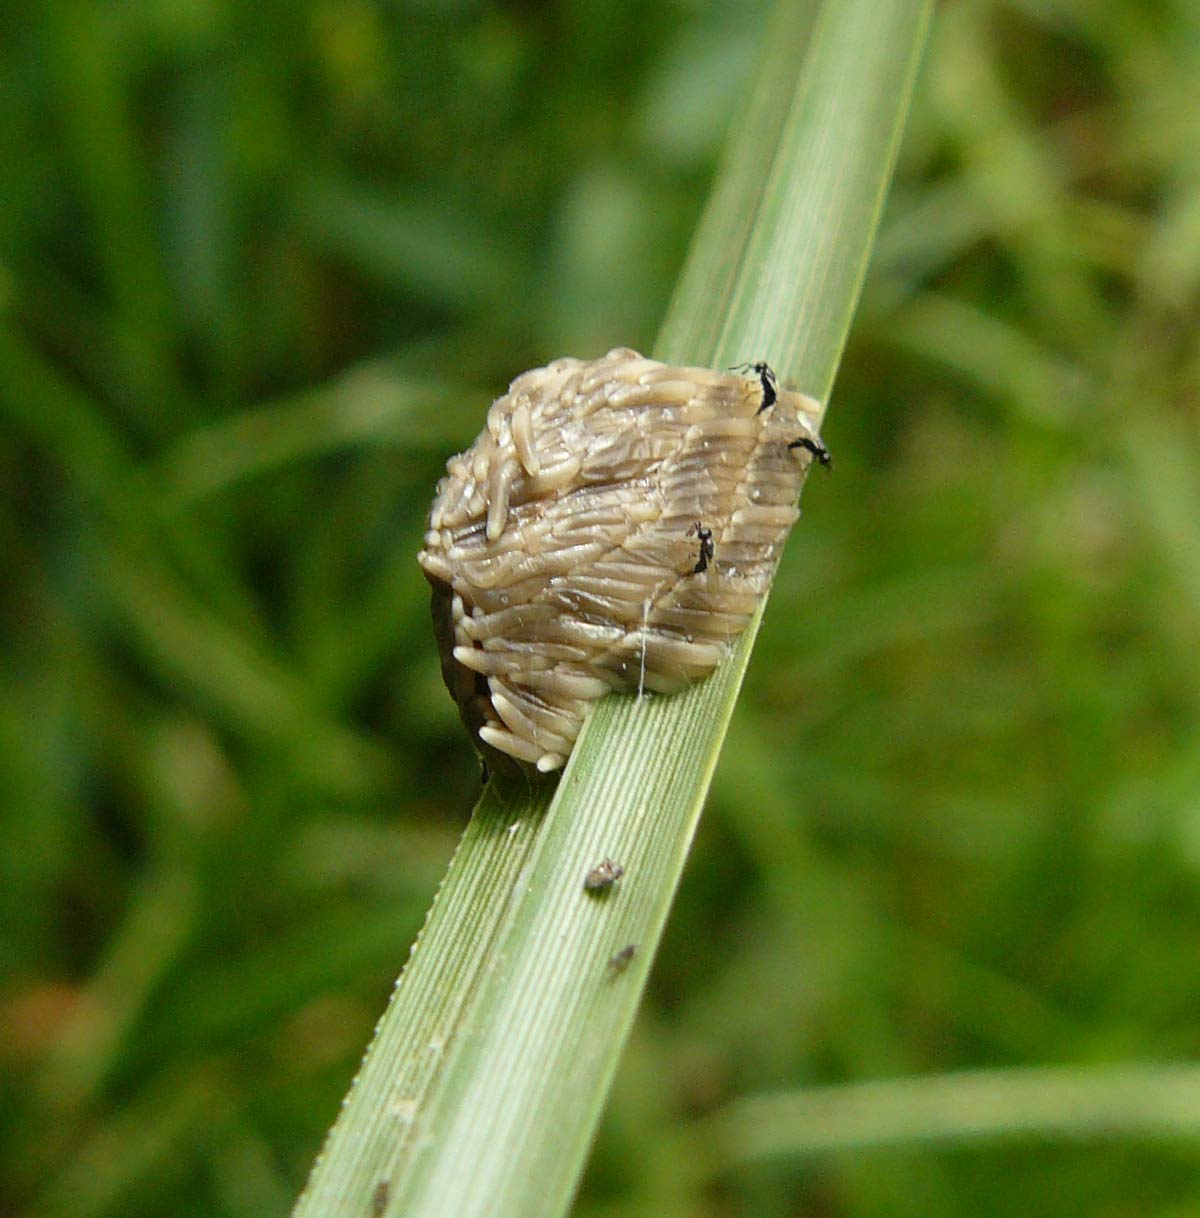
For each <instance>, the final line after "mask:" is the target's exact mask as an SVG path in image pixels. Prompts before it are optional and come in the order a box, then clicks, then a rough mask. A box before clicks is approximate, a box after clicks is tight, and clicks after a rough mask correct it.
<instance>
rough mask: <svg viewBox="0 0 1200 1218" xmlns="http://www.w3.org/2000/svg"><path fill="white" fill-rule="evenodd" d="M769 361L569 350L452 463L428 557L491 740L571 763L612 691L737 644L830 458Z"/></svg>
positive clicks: (665, 686) (441, 626)
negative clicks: (577, 354) (676, 363)
mask: <svg viewBox="0 0 1200 1218" xmlns="http://www.w3.org/2000/svg"><path fill="white" fill-rule="evenodd" d="M752 371H753V372H754V373H756V374H757V375H755V376H754V377H744V376H739V375H735V374H733V373H729V372H717V371H713V370H710V369H707V368H687V367H673V366H671V365H668V364H662V363H658V362H657V361H655V360H651V359H647V358H645V357H644V356H641V355H639V354H638V353H637V352H636V351H631V350H629V349H628V348H618V349H617V350H614V351H610V352H609V353H608V354H607V355H605V356H604V357H603V358H601V359H596V360H577V359H559V360H555V361H554V362H553V363H551V364H548V365H547V366H546V367H544V368H535V369H533V370H532V371H530V372H525V373H523V374H522V375H521V376H519V377H517V379H516V380H514V381H513V383H512V384H511V385H510V386H509V390H508V392H507V393H506V394H505V395H504V396H503V397H501V398H499V399H498V400H497V401H496V402H494V403H493V405H492V407H491V409H490V410H489V411H488V416H487V424H486V426H485V427H484V430H483V431H482V432H481V433H480V435H479V437H478V438H477V439H476V441H475V443H474V444H472V445H471V447H470V448H469V449H467V450H466V452H464V453H461V454H459V455H458V456H456V457H453V458H451V460H450V461H449V462H448V463H447V466H446V470H447V472H446V476H445V477H444V478H443V479H442V481H441V482H440V483H439V484H438V490H437V497H436V498H435V500H434V503H433V508H432V510H431V512H430V516H429V528H428V531H427V532H426V534H425V545H424V548H423V549H422V551H421V553H420V555H419V561H420V564H421V567H422V569H423V570H424V572H425V574H426V577H427V578H428V579H429V582H430V584H431V585H432V586H433V607H434V623H435V632H436V634H437V637H438V643H439V648H440V650H441V654H442V673H443V676H444V677H445V680H446V684H447V686H448V687H449V689H450V692H451V694H452V695H453V696H454V698H455V700H456V702H457V703H458V706H459V710H460V712H461V714H462V718H463V722H464V723H465V724H466V726H467V729H468V730H469V731H470V732H471V733H472V735H473V736H474V737H475V738H476V739H477V740H478V741H479V742H480V744H481V746H482V747H483V748H484V749H485V751H486V750H494V751H495V752H497V753H500V754H506V755H507V756H509V757H513V758H516V759H517V760H518V761H520V762H526V763H530V764H533V765H535V766H536V767H537V768H538V769H539V770H543V771H549V770H555V769H558V768H559V767H560V766H562V765H563V763H564V762H565V761H566V758H567V756H568V755H569V754H570V752H571V748H572V746H573V744H574V742H575V738H576V736H577V735H578V733H579V729H580V727H581V726H582V723H583V719H584V716H585V714H586V713H587V710H588V707H589V706H590V705H591V703H592V702H593V701H594V700H595V699H596V698H598V697H599V696H600V695H601V694H604V693H606V692H608V691H609V690H613V689H627V690H634V689H636V690H639V691H640V690H643V689H650V690H655V691H657V692H662V693H670V692H673V691H675V690H678V689H680V688H681V687H682V686H684V685H685V684H687V683H688V682H690V681H694V680H697V679H699V678H701V677H703V676H706V675H707V674H708V673H710V672H711V671H712V670H713V669H714V668H715V667H716V666H717V664H718V663H720V661H721V660H722V659H724V658H725V656H726V655H727V654H728V652H729V646H730V643H731V642H732V641H733V639H734V638H736V636H737V635H738V634H739V633H740V632H741V630H742V629H743V628H744V627H745V625H746V623H747V622H748V621H749V620H750V617H751V615H752V614H753V613H754V610H755V607H756V606H757V604H758V602H759V599H760V598H761V597H762V596H763V594H764V593H765V592H766V590H767V588H768V586H769V585H770V582H771V577H772V575H773V574H774V570H775V566H776V564H777V563H778V561H779V555H780V551H781V549H782V546H783V542H784V540H785V538H786V537H787V534H788V530H789V529H790V528H791V526H792V524H793V523H794V522H795V520H796V518H797V516H798V515H799V512H798V510H797V508H796V500H797V498H798V496H799V492H800V484H801V481H802V477H803V474H804V471H805V469H806V468H807V466H808V464H809V463H810V462H811V461H812V460H814V459H818V460H821V461H823V462H826V463H827V461H828V454H827V453H826V451H825V449H824V447H823V446H822V445H821V442H820V439H819V437H818V436H817V433H816V431H815V429H814V421H815V420H816V418H817V417H818V413H819V406H818V404H817V403H816V402H815V401H814V400H813V399H811V398H808V397H805V396H804V395H802V394H799V393H792V392H789V391H787V390H783V389H779V388H778V387H777V386H776V383H775V379H774V376H773V375H772V374H771V373H770V370H769V369H768V368H767V367H766V365H755V366H754V367H753V368H752Z"/></svg>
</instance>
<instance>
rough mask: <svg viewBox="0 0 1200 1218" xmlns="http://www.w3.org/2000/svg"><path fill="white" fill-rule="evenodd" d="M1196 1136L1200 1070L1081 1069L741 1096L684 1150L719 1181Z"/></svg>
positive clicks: (967, 1074)
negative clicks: (785, 1165)
mask: <svg viewBox="0 0 1200 1218" xmlns="http://www.w3.org/2000/svg"><path fill="white" fill-rule="evenodd" d="M1197 1130H1200V1067H1197V1066H1194V1065H1191V1064H1170V1065H1153V1064H1151V1065H1127V1066H1121V1067H1106V1066H1096V1065H1089V1066H1057V1067H1038V1068H1029V1069H1012V1070H971V1071H963V1072H960V1073H956V1074H943V1075H940V1076H938V1077H934V1078H931V1077H929V1076H928V1075H923V1076H920V1077H917V1078H904V1079H889V1080H887V1081H884V1082H871V1083H854V1084H851V1085H849V1086H845V1087H818V1088H816V1089H814V1090H811V1091H797V1092H781V1093H779V1094H776V1095H758V1096H747V1097H746V1098H744V1099H741V1100H737V1101H735V1102H734V1103H733V1104H731V1105H729V1107H727V1108H725V1109H724V1110H722V1111H721V1112H718V1113H716V1114H714V1115H713V1116H712V1117H710V1118H708V1119H706V1120H704V1121H703V1122H701V1123H699V1124H698V1125H697V1126H696V1127H694V1128H693V1129H691V1130H690V1131H689V1134H688V1139H687V1140H688V1142H689V1144H693V1143H694V1145H695V1146H704V1147H708V1148H710V1153H709V1154H707V1155H706V1156H704V1167H705V1172H706V1173H711V1174H712V1175H716V1174H717V1173H719V1172H723V1171H727V1170H728V1169H729V1168H731V1167H735V1166H741V1165H744V1164H746V1163H748V1162H751V1161H754V1160H758V1159H767V1158H775V1157H782V1156H800V1155H820V1154H835V1153H838V1152H844V1151H863V1150H868V1149H876V1148H881V1147H888V1146H918V1145H923V1144H929V1143H955V1144H963V1143H977V1142H984V1141H1003V1140H1015V1139H1024V1140H1035V1139H1045V1138H1071V1139H1074V1140H1083V1139H1102V1138H1130V1137H1142V1138H1165V1139H1172V1138H1194V1137H1195V1136H1196V1133H1197ZM713 1147H716V1148H718V1149H717V1150H716V1152H715V1153H713V1152H712V1151H711V1148H713ZM681 1154H683V1155H684V1157H685V1161H691V1162H696V1161H697V1157H696V1156H695V1155H694V1154H693V1155H691V1156H688V1155H687V1152H686V1151H682V1152H681Z"/></svg>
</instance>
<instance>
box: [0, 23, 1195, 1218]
mask: <svg viewBox="0 0 1200 1218" xmlns="http://www.w3.org/2000/svg"><path fill="white" fill-rule="evenodd" d="M763 17H764V11H763V9H762V8H761V7H760V6H758V5H751V6H747V5H744V4H734V3H729V2H725V3H721V2H719V0H708V2H703V0H696V2H693V3H676V4H667V3H649V2H635V0H619V2H615V3H603V2H602V0H575V2H570V0H562V2H560V3H555V4H547V5H541V4H520V3H513V4H507V5H487V4H482V3H473V2H470V0H459V2H457V3H418V2H413V3H400V2H399V0H397V2H395V3H383V2H372V0H289V2H288V3H283V2H282V0H259V2H258V3H256V4H253V5H250V4H238V3H235V2H233V0H141V2H139V3H131V4H120V5H114V4H107V3H104V2H103V0H42V2H40V3H36V4H31V5H28V6H9V7H8V8H7V9H5V10H4V11H3V12H2V13H0V71H2V74H3V75H2V78H0V81H2V87H0V147H3V148H4V149H5V164H4V172H3V174H2V175H0V250H2V251H3V253H2V262H0V308H2V309H3V320H2V323H0V420H2V423H3V430H2V431H0V544H2V546H3V554H4V578H3V580H2V581H0V614H2V615H3V638H4V659H3V664H2V666H0V910H2V914H3V923H2V925H3V932H2V937H0V977H2V980H0V1068H2V1069H3V1072H4V1075H5V1076H6V1078H5V1082H4V1084H3V1093H4V1094H5V1097H6V1098H5V1102H4V1104H3V1106H2V1108H0V1156H2V1157H0V1212H4V1213H17V1214H40V1215H67V1214H70V1215H126V1214H128V1215H134V1214H136V1215H188V1214H205V1215H213V1214H218V1215H230V1216H240V1215H271V1214H284V1213H285V1212H286V1211H287V1208H288V1206H289V1204H290V1202H291V1200H292V1198H293V1196H294V1194H295V1192H296V1191H297V1189H298V1187H299V1186H300V1184H301V1182H302V1181H303V1179H304V1177H305V1175H306V1173H307V1169H308V1167H309V1165H310V1162H311V1159H312V1156H313V1154H314V1153H315V1151H316V1150H317V1148H318V1146H319V1144H320V1141H321V1138H322V1136H323V1133H324V1131H325V1130H326V1128H327V1126H328V1125H329V1124H330V1123H331V1121H332V1119H333V1117H334V1115H335V1113H336V1110H337V1105H338V1102H339V1099H340V1097H341V1096H342V1094H343V1092H344V1091H345V1089H346V1087H347V1085H348V1083H349V1080H350V1078H351V1076H352V1074H353V1072H354V1069H355V1066H356V1064H357V1061H358V1057H359V1055H360V1053H361V1051H362V1048H363V1046H364V1045H365V1043H366V1041H367V1039H368V1038H369V1036H370V1032H371V1029H372V1026H373V1024H374V1021H375V1019H376V1018H377V1016H378V1014H379V1012H380V1011H381V1009H382V1007H383V1004H384V1002H385V1000H386V998H387V995H388V993H389V990H390V987H391V984H392V981H393V978H394V976H395V974H396V972H397V970H398V968H399V966H400V964H401V963H402V962H403V961H404V959H405V958H406V956H407V952H408V947H409V944H410V943H411V941H412V939H413V937H414V935H415V933H416V931H417V929H418V928H419V926H420V924H421V920H422V917H423V914H424V911H425V909H426V908H427V906H428V904H429V901H430V899H431V897H432V895H433V893H434V891H435V889H436V886H437V883H438V879H439V877H440V875H441V874H442V872H443V870H444V868H445V866H446V863H447V860H448V858H449V855H450V852H451V851H452V849H453V846H454V843H455V841H456V840H457V837H458V835H459V833H460V832H461V829H462V827H463V824H464V821H465V817H466V813H467V810H468V809H469V807H470V803H471V801H472V799H473V797H474V794H475V792H476V790H477V785H478V772H477V766H476V763H475V761H474V758H473V754H472V753H471V750H470V748H469V746H468V744H467V741H466V739H465V737H464V736H463V734H462V732H461V730H460V728H459V726H458V723H457V719H456V716H455V713H454V710H453V706H452V704H451V702H450V700H449V698H448V696H447V695H446V694H445V691H444V690H443V689H442V687H441V684H440V680H439V677H438V672H437V664H436V657H435V653H434V647H433V643H432V637H431V633H430V629H429V625H428V620H427V591H426V586H425V583H424V580H423V579H422V577H421V575H420V573H419V571H418V569H417V567H416V564H415V561H414V554H415V551H416V549H417V548H418V544H419V539H420V535H421V531H422V527H423V517H424V513H425V511H426V509H427V506H428V502H429V500H430V498H431V496H432V490H433V485H434V482H435V481H436V479H437V477H438V476H439V473H440V471H441V468H442V465H443V463H444V461H445V459H446V457H447V456H448V455H449V454H450V453H452V452H454V451H457V450H458V449H460V448H462V447H463V446H464V445H465V444H466V443H467V442H468V441H469V440H470V439H471V438H472V437H473V435H474V434H475V432H476V431H477V430H478V427H479V425H480V423H481V420H482V416H483V411H484V410H485V408H486V406H487V404H488V402H489V401H490V400H491V398H492V397H493V396H495V395H496V394H498V393H499V392H501V391H502V390H503V389H504V387H505V386H506V384H507V382H508V380H509V379H510V378H511V377H512V376H513V375H515V374H516V373H517V372H520V371H521V370H523V369H524V368H526V367H529V366H532V365H534V364H537V363H540V362H543V361H545V360H546V359H548V358H552V357H554V356H557V355H562V354H574V355H579V356H593V355H597V354H600V353H601V352H603V351H604V350H605V349H607V348H608V347H609V346H611V345H615V344H630V345H634V346H638V347H641V348H647V347H649V346H651V345H652V344H653V341H654V335H655V331H656V328H657V325H658V323H659V321H660V320H661V317H662V315H663V311H664V308H665V305H666V302H667V300H668V298H669V296H670V292H671V289H672V284H673V281H674V279H675V277H676V275H677V273H678V270H679V266H680V263H681V260H682V258H683V256H684V253H685V251H686V248H687V243H688V240H689V235H690V233H691V230H692V228H693V226H694V224H695V222H696V219H697V217H698V215H699V212H700V209H701V208H702V206H703V203H704V199H705V196H706V192H707V190H708V187H709V184H710V181H711V177H712V174H713V171H714V167H715V165H716V161H717V157H718V154H719V151H720V148H721V143H722V139H723V137H724V134H725V132H726V131H727V129H728V126H729V123H730V121H731V119H732V116H733V115H734V113H735V111H736V107H737V104H738V99H739V97H740V96H741V95H742V93H743V90H744V88H745V87H746V85H747V82H748V81H749V79H750V78H751V76H752V74H753V72H754V69H755V59H756V55H757V54H758V48H759V43H760V40H761V37H762V28H763V27H762V20H763ZM1198 286H1200V14H1198V10H1197V8H1196V6H1195V5H1194V3H1192V2H1191V0H1152V2H1144V0H1010V2H1009V3H1002V2H999V0H996V2H990V0H958V2H956V3H951V4H947V5H945V6H943V7H942V8H941V9H940V11H939V13H938V17H937V19H936V21H935V27H934V33H933V38H932V41H931V44H930V48H929V52H928V55H927V59H926V64H925V69H924V72H923V74H922V78H921V82H920V85H919V90H918V96H917V100H916V104H915V110H914V113H913V116H912V120H911V123H910V127H909V131H908V136H907V139H906V142H905V145H904V149H903V152H902V157H901V165H900V168H899V171H898V176H897V181H896V185H895V189H894V191H893V193H892V196H891V198H890V200H889V203H888V208H887V212H886V214H885V217H884V222H883V227H882V230H881V234H880V241H879V246H878V249H877V251H876V255H875V258H874V261H873V264H872V270H871V275H870V279H869V282H868V286H867V290H866V294H865V297H864V300H863V304H862V308H861V310H860V313H859V317H858V321H857V323H856V327H855V330H854V333H853V337H852V340H851V343H850V346H849V348H848V350H847V352H846V356H845V361H844V365H843V369H842V374H841V377H840V380H839V383H838V387H837V390H836V394H835V398H834V401H833V405H832V408H831V411H830V415H829V420H828V423H827V426H826V432H825V434H826V439H827V440H828V442H829V444H830V446H831V447H832V449H833V451H834V453H835V454H836V458H837V471H836V474H835V475H834V476H832V477H830V478H825V477H818V478H814V479H813V481H812V484H811V485H810V487H809V490H808V493H807V495H806V498H805V509H806V510H805V517H804V520H803V522H802V524H801V525H800V526H799V527H798V529H797V531H796V533H795V535H794V537H793V540H792V542H791V545H790V547H789V551H788V554H787V557H786V560H785V562H784V565H783V568H782V570H781V572H780V576H779V580H778V583H777V586H776V591H775V594H774V598H773V601H772V604H771V607H770V611H769V613H768V615H767V619H766V624H765V627H764V629H763V632H762V635H761V637H760V640H759V644H758V648H757V651H756V654H755V657H754V660H753V663H752V666H751V671H750V676H749V680H748V684H747V688H746V693H745V696H744V697H743V699H742V702H741V704H740V706H739V709H738V712H737V715H736V718H735V721H734V726H733V729H732V732H731V735H730V738H729V740H728V743H727V746H726V748H725V752H724V755H723V760H722V763H721V767H720V769H719V772H718V775H717V779H716V782H715V785H714V788H713V796H712V799H711V800H710V807H709V810H708V813H707V815H706V817H705V819H704V821H703V823H702V828H701V832H700V836H699V839H698V841H697V844H696V848H695V853H694V857H693V861H692V865H691V867H690V870H689V873H688V875H687V878H686V880H685V883H684V887H683V890H682V892H681V894H680V899H679V902H678V906H677V908H676V910H675V913H674V915H673V918H672V921H671V923H670V925H669V928H668V933H667V938H666V941H665V943H664V947H663V951H662V953H661V955H660V957H659V959H658V961H657V962H656V965H655V969H654V973H653V976H652V979H651V986H650V992H649V994H648V998H647V1002H646V1005H645V1008H644V1010H643V1012H642V1015H641V1017H640V1020H639V1023H638V1026H637V1028H636V1031H635V1034H634V1037H633V1041H632V1044H631V1046H630V1050H629V1053H628V1055H627V1058H626V1060H625V1063H624V1065H623V1067H622V1072H621V1075H620V1077H619V1079H618V1083H617V1087H616V1089H615V1092H614V1096H613V1101H612V1104H611V1106H610V1110H609V1113H608V1115H607V1117H606V1120H605V1124H604V1127H603V1129H602V1132H601V1135H600V1138H599V1141H598V1144H597V1149H596V1152H595V1156H594V1158H593V1162H592V1166H591V1168H590V1171H589V1175H588V1178H587V1179H586V1181H585V1184H584V1187H583V1190H582V1193H581V1197H580V1201H579V1205H578V1213H579V1214H580V1215H584V1216H592V1218H597V1216H600V1215H610V1214H611V1215H618V1214H620V1215H628V1214H643V1213H644V1214H678V1215H689V1216H691V1215H695V1216H700V1215H703V1216H705V1218H711V1216H729V1218H733V1216H735V1215H736V1216H741V1215H756V1216H759V1215H761V1216H765V1218H770V1216H774V1215H779V1216H783V1215H830V1216H835V1215H836V1216H841V1215H845V1216H859V1215H861V1216H872V1218H873V1216H876V1215H896V1216H900V1215H906V1216H907V1215H912V1214H914V1213H920V1214H947V1215H949V1214H963V1213H968V1214H972V1215H989V1214H996V1215H1022V1216H1024V1215H1028V1214H1030V1213H1053V1214H1061V1215H1076V1214H1078V1215H1149V1214H1155V1215H1158V1214H1163V1215H1182V1214H1194V1213H1196V1212H1197V1209H1196V1208H1195V1207H1196V1206H1197V1204H1198V1202H1197V1196H1196V1193H1195V1191H1194V1188H1195V1181H1196V1179H1197V1168H1198V1166H1200V1162H1198V1161H1200V1139H1198V1140H1194V1141H1188V1140H1176V1141H1173V1142H1171V1143H1169V1144H1155V1143H1153V1142H1142V1143H1139V1142H1136V1141H1132V1140H1130V1141H1117V1142H1116V1143H1114V1144H1110V1145H1106V1146H1102V1147H1101V1146H1096V1145H1088V1144H1085V1143H1079V1144H1074V1143H1065V1144H1063V1143H1054V1142H1046V1143H1038V1142H1033V1141H1026V1142H1018V1143H1016V1144H1011V1145H1004V1146H973V1147H970V1148H961V1147H954V1146H953V1145H951V1146H949V1147H947V1146H940V1147H926V1146H922V1145H920V1144H918V1145H916V1146H915V1147H908V1148H906V1149H904V1150H897V1149H893V1150H887V1151H883V1150H871V1151H863V1152H858V1153H845V1154H841V1155H833V1156H825V1157H820V1158H817V1159H809V1160H781V1161H777V1162H771V1163H768V1164H759V1165H753V1166H746V1167H744V1168H739V1169H737V1170H733V1171H719V1170H716V1169H715V1168H714V1170H713V1171H712V1172H711V1173H709V1174H708V1176H707V1177H706V1175H705V1169H704V1165H703V1163H701V1164H699V1166H698V1165H697V1163H696V1162H695V1161H694V1155H690V1156H689V1162H687V1163H686V1164H684V1163H682V1162H681V1157H680V1153H679V1150H678V1141H677V1135H678V1134H679V1133H680V1132H681V1131H686V1129H687V1128H688V1127H689V1125H690V1123H691V1122H693V1121H694V1120H695V1119H696V1118H697V1117H698V1116H701V1115H702V1114H705V1113H708V1112H710V1111H714V1110H717V1109H719V1108H720V1106H721V1105H722V1103H724V1102H726V1101H728V1100H731V1099H733V1098H735V1097H738V1096H743V1095H750V1094H756V1093H760V1092H770V1091H774V1090H780V1089H790V1088H796V1087H799V1086H802V1085H806V1084H813V1083H822V1084H834V1083H843V1082H852V1081H855V1080H862V1079H874V1078H890V1077H897V1076H917V1077H919V1076H923V1075H934V1074H939V1073H942V1072H945V1071H952V1070H957V1069H963V1068H995V1069H1002V1068H1004V1067H1007V1066H1016V1065H1037V1064H1051V1063H1071V1064H1075V1065H1080V1066H1089V1065H1097V1066H1099V1065H1102V1064H1104V1063H1116V1062H1126V1061H1134V1060H1137V1061H1160V1062H1167V1063H1170V1062H1183V1061H1186V1060H1188V1059H1189V1058H1192V1057H1195V1056H1197V1055H1198V1053H1200V935H1198V934H1197V925H1198V924H1200V876H1198V871H1200V749H1198V748H1197V734H1198V733H1197V728H1198V725H1200V713H1198V712H1200V647H1198V646H1197V639H1198V638H1200V528H1198V522H1200V444H1198V442H1197V441H1198V440H1200V434H1198V433H1200V341H1198V329H1197V324H1196V321H1197V302H1198V300H1200V293H1198ZM744 354H745V357H746V358H747V359H753V358H756V357H758V356H759V355H760V354H762V353H759V352H753V351H750V352H745V353H744ZM685 1168H686V1170H685ZM685 1176H686V1177H687V1181H686V1182H685V1181H684V1180H683V1177H685ZM697 1177H699V1182H698V1183H697Z"/></svg>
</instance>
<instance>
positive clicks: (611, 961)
mask: <svg viewBox="0 0 1200 1218" xmlns="http://www.w3.org/2000/svg"><path fill="white" fill-rule="evenodd" d="M636 951H637V944H636V943H627V944H626V945H625V946H624V947H623V948H621V950H620V951H619V952H614V953H613V954H612V955H611V956H609V958H608V967H609V968H610V969H611V970H612V971H613V972H614V973H623V972H624V971H625V970H626V969H627V968H628V967H629V962H630V961H631V960H632V959H633V954H634V952H636Z"/></svg>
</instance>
